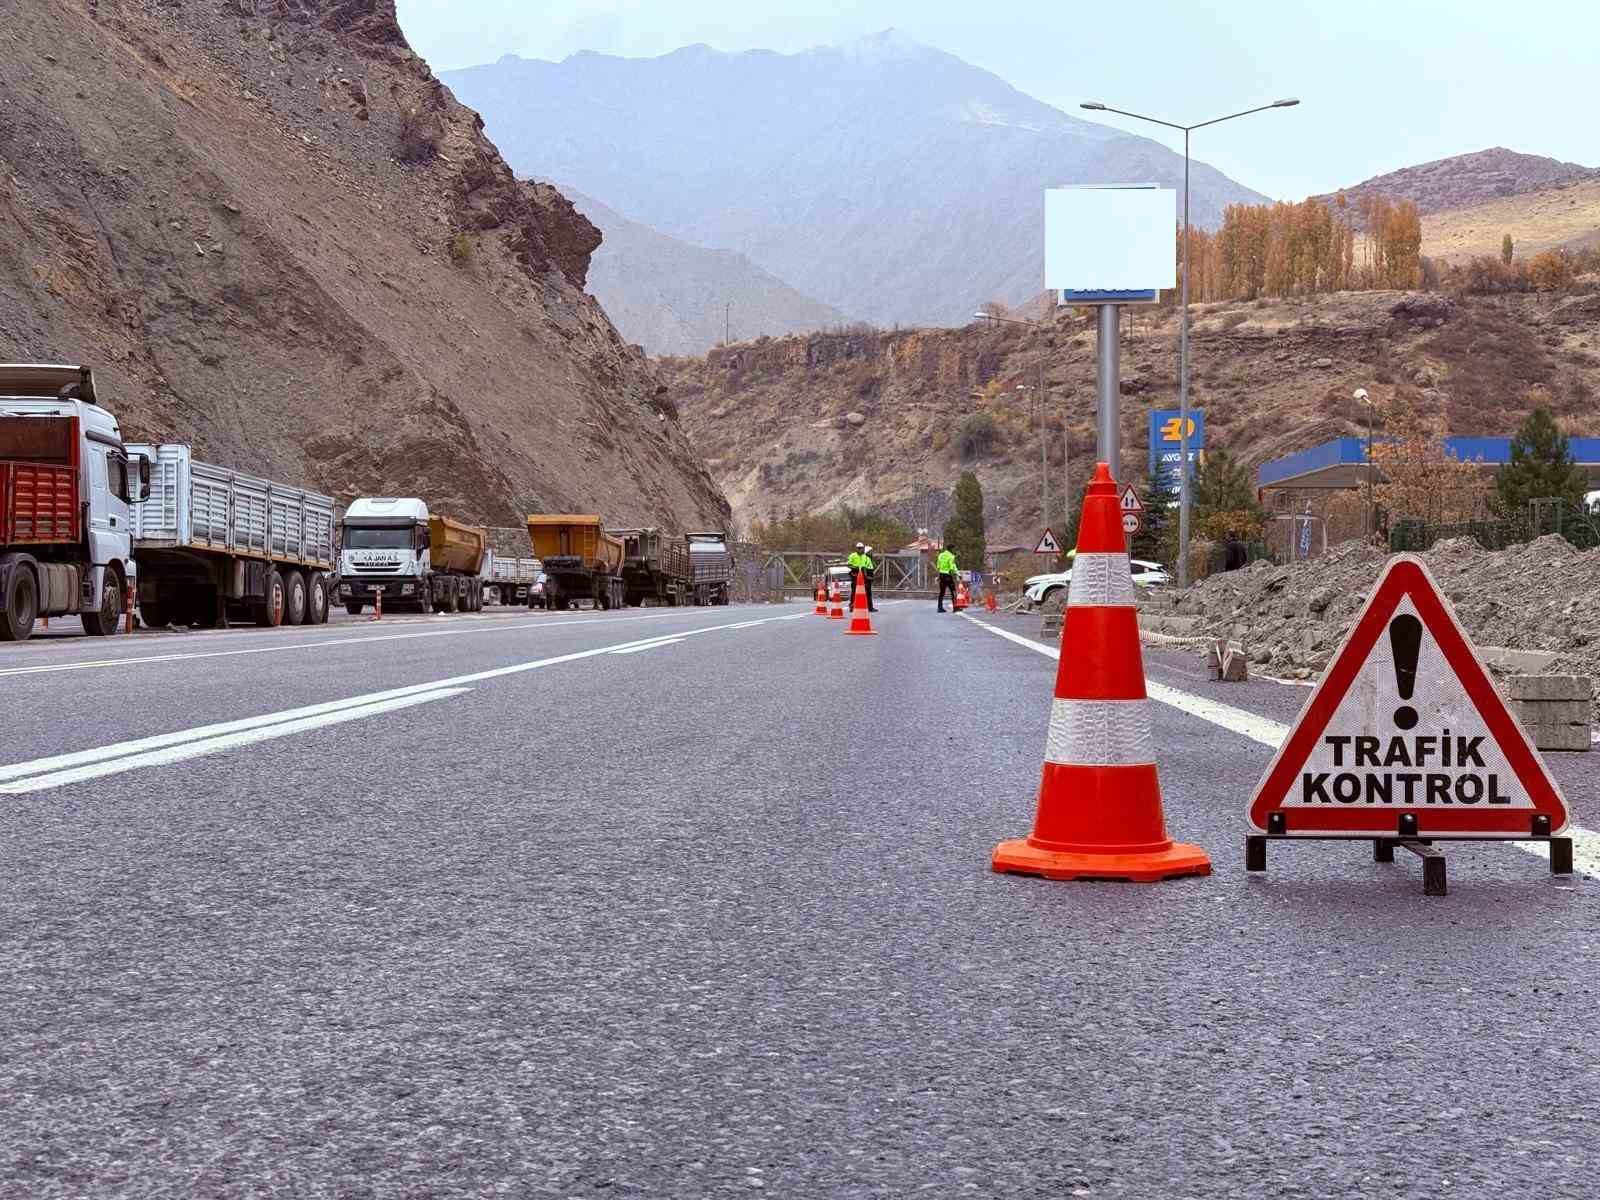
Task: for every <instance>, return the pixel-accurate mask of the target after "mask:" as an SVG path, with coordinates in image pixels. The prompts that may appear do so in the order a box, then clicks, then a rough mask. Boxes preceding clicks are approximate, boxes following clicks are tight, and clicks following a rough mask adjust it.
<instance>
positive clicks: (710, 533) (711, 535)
mask: <svg viewBox="0 0 1600 1200" xmlns="http://www.w3.org/2000/svg"><path fill="white" fill-rule="evenodd" d="M684 540H685V541H687V542H688V545H689V569H690V577H691V579H692V580H693V581H694V602H695V603H696V604H727V603H729V602H730V601H731V600H732V599H733V552H732V551H730V550H729V549H728V535H727V534H726V533H725V532H723V531H721V530H707V531H704V532H701V533H688V534H685V535H684Z"/></svg>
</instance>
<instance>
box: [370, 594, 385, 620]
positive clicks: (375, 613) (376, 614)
mask: <svg viewBox="0 0 1600 1200" xmlns="http://www.w3.org/2000/svg"><path fill="white" fill-rule="evenodd" d="M372 619H373V620H374V621H381V620H383V589H382V588H373V589H372Z"/></svg>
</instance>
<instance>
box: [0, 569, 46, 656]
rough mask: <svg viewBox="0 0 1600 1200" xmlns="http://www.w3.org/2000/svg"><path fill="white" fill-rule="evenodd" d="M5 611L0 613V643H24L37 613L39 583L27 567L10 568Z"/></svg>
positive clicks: (31, 629)
mask: <svg viewBox="0 0 1600 1200" xmlns="http://www.w3.org/2000/svg"><path fill="white" fill-rule="evenodd" d="M5 600H6V611H5V612H4V613H0V642H25V641H27V640H28V636H29V635H30V634H31V633H33V619H34V617H35V616H37V615H38V612H39V581H38V580H37V579H35V578H34V577H33V571H32V569H31V568H29V567H12V568H11V575H10V577H9V578H8V579H7V581H6V596H5Z"/></svg>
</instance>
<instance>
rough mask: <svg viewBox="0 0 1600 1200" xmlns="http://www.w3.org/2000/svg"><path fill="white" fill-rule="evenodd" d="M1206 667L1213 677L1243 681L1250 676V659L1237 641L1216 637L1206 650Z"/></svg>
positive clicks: (1234, 681) (1227, 680) (1237, 681)
mask: <svg viewBox="0 0 1600 1200" xmlns="http://www.w3.org/2000/svg"><path fill="white" fill-rule="evenodd" d="M1206 669H1207V670H1208V671H1209V672H1210V673H1211V678H1213V679H1219V680H1222V681H1223V682H1224V683H1243V682H1245V681H1246V680H1247V679H1249V678H1250V659H1249V657H1248V656H1247V655H1246V654H1245V652H1244V646H1243V645H1242V644H1240V643H1239V642H1230V641H1225V640H1224V639H1222V638H1218V639H1217V640H1216V641H1214V642H1212V643H1211V645H1210V646H1209V647H1208V648H1207V650H1206Z"/></svg>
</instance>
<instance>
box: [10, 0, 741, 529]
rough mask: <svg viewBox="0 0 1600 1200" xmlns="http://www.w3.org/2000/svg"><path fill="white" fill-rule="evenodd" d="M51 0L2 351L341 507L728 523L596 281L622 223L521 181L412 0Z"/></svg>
mask: <svg viewBox="0 0 1600 1200" xmlns="http://www.w3.org/2000/svg"><path fill="white" fill-rule="evenodd" d="M18 7H19V6H18V5H16V4H7V5H5V6H4V9H5V10H6V11H9V12H11V13H13V14H14V13H15V12H16V10H17V8H18ZM25 7H26V10H27V19H26V20H9V21H6V22H4V28H5V29H6V49H5V64H6V65H5V70H4V71H3V72H0V112H3V113H4V114H5V118H4V120H3V121H0V166H3V170H0V359H3V360H16V359H23V360H29V359H46V360H56V361H65V362H73V363H77V362H85V363H90V364H92V365H93V366H94V367H95V369H96V374H97V377H98V378H97V385H98V388H99V391H100V394H101V395H102V396H104V397H105V398H106V402H107V403H108V404H109V405H110V406H112V407H113V408H114V409H115V410H116V411H117V413H118V415H119V416H120V417H121V418H122V422H123V429H124V431H125V432H126V433H127V434H128V435H129V436H130V437H132V438H135V439H141V440H152V439H153V440H159V441H184V442H190V443H192V444H194V445H195V446H196V448H197V450H198V452H199V453H200V454H201V455H202V456H203V457H205V458H207V459H210V460H213V461H216V462H218V463H221V464H223V465H226V466H231V467H235V468H240V469H243V470H247V471H250V472H253V473H260V474H265V475H269V476H271V477H274V478H278V479H282V480H284V481H286V482H290V483H295V484H302V485H310V486H313V487H317V488H320V489H322V490H324V491H327V492H331V493H333V494H334V495H335V496H337V497H338V498H339V499H341V500H348V499H350V498H351V497H353V496H355V495H358V494H368V495H371V494H378V495H382V494H389V495H394V494H400V495H420V496H423V497H425V498H426V499H428V500H429V501H430V503H433V504H436V505H437V506H438V507H439V508H441V509H443V510H445V511H448V512H450V513H452V514H454V515H458V516H461V517H465V518H468V519H476V520H487V521H491V522H497V523H511V522H514V521H515V520H518V519H520V517H519V514H522V513H525V512H528V511H532V510H538V509H555V510H557V511H570V510H577V511H599V512H602V513H604V514H605V515H606V516H607V518H608V519H610V520H612V521H614V522H616V523H618V524H626V523H644V522H659V523H663V524H670V525H675V526H677V527H679V528H682V527H686V526H687V527H693V526H694V525H697V524H703V523H705V522H707V521H712V522H714V521H717V520H719V519H721V517H722V516H723V514H725V513H726V510H727V502H726V500H725V499H724V497H723V496H722V494H721V492H720V491H719V490H718V489H717V487H716V486H715V484H713V483H712V481H711V479H710V478H709V476H708V475H707V474H706V472H705V468H704V465H703V464H702V462H701V460H700V458H699V456H698V455H697V453H696V452H695V450H694V448H693V447H692V446H691V445H690V444H689V443H688V441H687V440H686V438H685V437H684V436H683V434H682V433H681V432H680V431H679V429H678V426H677V422H676V419H675V413H673V412H672V411H671V410H670V408H669V406H667V405H666V404H665V403H664V402H663V396H662V395H661V394H660V390H661V387H662V385H661V384H660V383H659V382H658V380H657V378H656V376H655V375H654V372H653V368H652V366H651V364H650V363H649V361H648V360H647V359H646V358H645V357H644V355H643V354H642V353H640V352H639V351H638V350H637V349H635V348H632V347H630V346H629V345H628V344H627V343H625V342H624V341H623V340H622V338H621V337H619V336H618V334H617V332H616V330H615V329H614V328H613V327H612V326H611V323H610V322H609V321H608V320H607V319H606V316H605V313H604V312H603V311H601V309H600V306H599V305H598V304H597V303H596V302H595V301H594V299H593V298H591V297H589V296H587V295H585V293H584V291H583V286H584V283H585V271H586V268H587V266H588V258H589V253H590V251H591V250H592V249H593V248H594V246H595V245H596V244H597V243H598V242H599V234H598V233H597V232H596V231H595V229H594V227H593V226H592V225H590V223H589V222H588V221H586V220H584V219H583V217H582V216H580V215H579V214H578V213H577V212H576V211H574V209H573V207H572V205H571V204H570V203H568V202H567V201H566V200H565V198H563V197H562V196H561V195H560V194H559V193H558V192H557V191H555V189H553V188H549V187H546V186H544V185H535V184H523V183H519V182H518V181H517V180H516V179H515V177H514V176H513V175H512V172H511V170H510V168H509V167H508V166H507V165H506V164H505V162H504V161H503V160H502V159H501V158H500V156H499V155H498V153H496V151H495V149H494V147H493V146H492V145H491V144H490V143H489V142H488V141H487V140H486V139H485V137H484V136H483V134H482V131H481V123H480V121H479V120H478V117H477V114H476V113H473V112H471V111H470V110H468V109H466V108H463V107H462V106H461V105H460V104H458V103H456V102H455V101H454V100H453V99H452V98H451V97H450V95H449V93H448V92H447V91H446V89H445V88H444V87H443V86H442V85H441V84H440V83H439V81H438V80H437V79H436V78H435V77H434V76H433V74H432V72H431V71H430V70H429V69H428V65H427V64H426V63H425V62H423V60H422V59H420V58H419V57H417V55H416V54H414V53H413V52H412V51H411V49H410V47H409V46H408V45H407V44H406V41H405V39H404V37H403V36H402V35H401V32H400V27H399V25H398V24H397V22H396V20H395V12H394V6H393V3H392V0H293V3H281V4H271V5H269V4H264V3H263V4H257V3H254V2H253V0H249V2H247V0H235V2H233V3H228V4H221V3H217V2H216V0H163V3H161V4H160V5H154V6H152V5H144V4H122V3H109V2H104V0H102V2H101V3H99V4H98V5H96V4H94V3H90V4H88V5H80V4H31V5H27V6H25Z"/></svg>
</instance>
